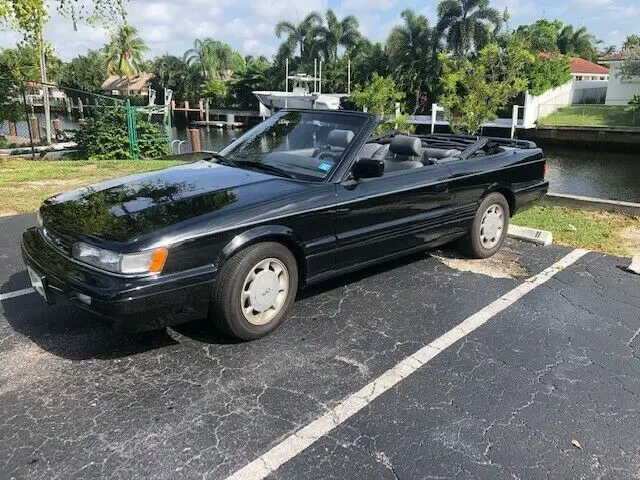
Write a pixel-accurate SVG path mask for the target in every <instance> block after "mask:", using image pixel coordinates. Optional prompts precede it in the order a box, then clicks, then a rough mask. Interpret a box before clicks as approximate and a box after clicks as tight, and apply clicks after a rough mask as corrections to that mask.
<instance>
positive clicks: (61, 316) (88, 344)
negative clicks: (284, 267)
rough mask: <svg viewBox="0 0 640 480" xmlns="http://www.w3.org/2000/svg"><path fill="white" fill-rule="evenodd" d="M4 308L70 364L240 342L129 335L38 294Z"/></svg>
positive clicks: (378, 269) (17, 286) (18, 278)
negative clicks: (188, 343) (184, 345)
mask: <svg viewBox="0 0 640 480" xmlns="http://www.w3.org/2000/svg"><path fill="white" fill-rule="evenodd" d="M428 257H429V254H428V252H423V253H416V254H412V255H409V256H406V257H402V258H400V259H396V260H392V261H389V262H385V263H382V264H379V265H376V266H372V267H368V268H365V269H363V270H359V271H356V272H353V273H350V274H346V275H342V276H340V277H336V278H332V279H329V280H326V281H324V282H322V283H318V284H315V285H312V286H309V287H306V288H304V289H302V290H300V291H299V293H298V297H297V300H303V299H306V298H310V297H313V296H316V295H321V294H323V293H325V292H328V291H331V290H333V289H336V288H340V287H343V286H346V285H349V284H352V283H356V282H359V281H361V280H362V279H364V278H366V277H369V276H372V275H377V274H383V273H386V272H389V271H392V270H395V269H398V268H402V267H403V266H406V265H409V264H411V263H414V262H416V261H419V260H422V259H425V258H428ZM24 277H25V273H24V272H19V273H16V274H14V275H12V276H11V277H10V278H9V280H8V281H7V282H6V283H5V284H3V285H2V286H0V291H2V292H10V291H16V290H21V289H23V288H25V278H24ZM0 304H1V305H2V309H3V311H4V313H3V315H4V317H5V318H6V320H7V322H8V324H9V325H10V327H11V328H12V329H13V330H14V331H16V332H18V333H19V334H21V335H24V336H25V337H27V338H29V339H30V340H31V341H33V342H34V343H35V344H36V345H38V346H39V347H40V348H42V349H43V350H45V351H47V352H49V353H52V354H53V355H56V356H58V357H61V358H65V359H68V360H89V359H102V360H110V359H116V358H122V357H127V356H131V355H137V354H141V353H144V352H148V351H151V350H157V349H164V348H170V347H172V346H176V345H179V344H180V343H181V341H182V338H181V337H185V338H186V339H190V340H193V341H196V342H198V343H205V344H219V345H232V344H236V343H240V342H239V341H238V340H236V339H233V338H231V337H229V336H227V335H226V334H224V333H223V332H221V331H220V330H218V329H217V328H216V327H215V326H214V325H213V324H211V323H210V322H208V321H206V320H205V319H202V320H197V321H193V322H189V323H184V324H181V325H176V326H174V327H171V328H170V329H162V330H155V331H149V332H141V333H127V332H122V331H119V330H117V329H114V328H112V327H111V326H110V325H108V324H107V323H105V322H104V321H102V320H101V319H99V318H98V317H96V316H95V315H93V314H91V313H89V312H85V311H83V310H81V309H78V308H76V307H74V306H72V305H70V304H68V303H67V302H66V301H64V300H63V299H60V300H59V301H58V302H57V303H56V305H53V306H47V305H46V304H45V303H44V302H43V301H42V299H41V298H39V297H38V296H37V294H35V293H33V294H29V295H24V296H20V297H15V298H10V299H5V300H3V301H1V302H0Z"/></svg>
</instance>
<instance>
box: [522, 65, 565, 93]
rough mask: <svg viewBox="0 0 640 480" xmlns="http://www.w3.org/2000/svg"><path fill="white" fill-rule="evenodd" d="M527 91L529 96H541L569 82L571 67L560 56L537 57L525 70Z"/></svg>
mask: <svg viewBox="0 0 640 480" xmlns="http://www.w3.org/2000/svg"><path fill="white" fill-rule="evenodd" d="M526 76H527V83H528V85H527V90H529V93H530V94H531V95H541V94H543V93H544V92H546V91H547V90H551V89H553V88H557V87H559V86H561V85H564V84H565V83H567V82H568V81H569V80H571V67H570V65H569V60H568V59H567V57H565V56H562V55H554V56H540V55H537V56H536V57H535V59H534V60H533V61H532V62H531V65H529V66H528V68H527V70H526Z"/></svg>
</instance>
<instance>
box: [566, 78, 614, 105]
mask: <svg viewBox="0 0 640 480" xmlns="http://www.w3.org/2000/svg"><path fill="white" fill-rule="evenodd" d="M608 84H609V80H574V81H573V100H572V103H573V104H576V103H578V104H580V103H603V102H604V101H605V97H606V95H607V86H608Z"/></svg>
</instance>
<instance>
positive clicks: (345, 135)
mask: <svg viewBox="0 0 640 480" xmlns="http://www.w3.org/2000/svg"><path fill="white" fill-rule="evenodd" d="M354 136H355V134H354V133H353V132H352V131H351V130H340V129H335V130H331V131H330V132H329V135H328V136H327V147H325V148H326V149H319V150H318V151H317V152H316V153H315V154H314V155H313V156H314V157H315V156H317V158H319V159H321V158H327V159H332V160H336V159H338V158H339V157H340V155H342V152H344V149H345V148H347V147H348V146H349V144H350V143H351V141H352V140H353V137H354Z"/></svg>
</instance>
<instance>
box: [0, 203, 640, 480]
mask: <svg viewBox="0 0 640 480" xmlns="http://www.w3.org/2000/svg"><path fill="white" fill-rule="evenodd" d="M32 223H33V218H32V217H29V216H23V217H5V218H0V304H1V306H0V478H30V479H40V478H47V479H48V478H64V479H69V478H104V477H109V478H126V479H131V478H171V479H173V478H225V477H227V476H229V475H232V474H234V473H236V474H237V476H238V477H242V476H246V477H251V476H255V474H252V473H251V472H261V474H260V475H261V476H265V475H266V476H268V478H282V479H288V478H304V479H307V480H308V479H315V478H340V479H343V478H349V479H350V478H390V479H394V478H399V479H417V478H616V479H618V478H637V477H639V476H640V441H639V435H640V434H639V433H638V432H640V401H639V400H640V380H639V379H638V377H639V375H638V373H639V372H640V276H637V275H633V274H631V273H628V272H626V271H625V270H624V267H625V266H626V265H628V263H629V262H628V260H626V259H619V258H614V257H609V256H604V255H600V254H596V253H587V254H586V255H583V256H581V255H575V252H572V250H571V249H568V248H561V247H555V246H554V247H551V248H539V247H534V246H532V245H529V244H524V243H517V242H511V241H510V242H508V244H507V245H506V247H505V250H504V252H503V253H502V254H501V255H500V256H499V257H498V258H497V259H495V260H494V261H489V262H486V261H482V262H479V263H478V262H468V261H465V260H464V259H459V258H455V253H454V252H449V251H447V250H445V251H443V252H433V254H422V255H414V256H412V257H409V258H406V259H403V260H402V261H397V262H394V263H391V264H387V265H383V266H379V267H376V268H372V269H368V270H366V271H363V272H360V273H357V274H353V275H350V276H348V277H345V278H342V279H339V280H337V281H332V282H330V283H328V284H323V285H320V286H318V287H315V288H314V289H312V290H308V291H305V292H303V293H302V294H301V295H300V297H299V299H298V301H297V302H296V304H295V306H294V310H293V315H292V317H291V318H290V320H289V321H287V322H286V323H285V324H284V325H283V326H282V327H281V328H280V329H279V330H277V331H276V332H275V333H274V334H272V335H271V336H269V337H267V338H264V339H261V340H259V341H255V342H251V343H233V342H230V340H229V339H227V338H226V337H224V336H221V335H219V334H218V333H217V332H216V331H215V330H213V329H212V328H210V327H209V326H208V325H206V324H205V323H204V322H195V323H192V324H186V325H182V326H179V327H176V328H175V329H169V330H167V331H161V332H153V333H146V334H138V335H125V334H122V333H119V332H116V331H113V330H111V329H110V328H109V327H107V326H105V325H103V324H102V323H101V322H100V321H99V320H97V319H95V318H93V317H92V316H91V315H89V314H87V313H84V312H81V311H78V310H75V309H72V308H70V307H69V306H67V305H66V304H64V303H63V302H59V303H58V304H57V305H55V306H53V307H48V306H47V305H45V304H44V302H43V301H42V300H41V299H40V298H39V297H38V296H37V295H35V294H32V293H26V292H22V290H23V289H25V288H28V280H27V276H26V273H25V272H24V268H23V266H22V262H21V259H20V257H19V253H18V252H19V248H18V239H19V235H20V233H21V232H22V230H23V229H24V228H26V227H27V226H28V225H31V224H32ZM572 255H573V256H572ZM567 256H569V257H567ZM451 257H453V258H451ZM567 258H570V259H571V261H570V262H568V261H567V260H566V259H567ZM556 262H565V264H562V263H561V264H560V265H561V266H562V265H564V268H555V269H554V270H553V276H551V275H547V276H542V277H541V276H538V277H535V278H534V281H531V280H530V279H531V277H533V276H535V275H537V274H539V273H540V272H543V271H546V270H545V269H548V267H550V266H551V265H554V264H556ZM536 279H537V280H536ZM14 292H18V293H14ZM14 295H15V296H14ZM496 305H497V307H496ZM469 321H470V322H471V323H469ZM465 322H466V323H465ZM472 323H473V325H474V327H473V328H468V325H471V324H472ZM452 332H454V333H455V332H458V333H457V335H458V336H457V337H451V334H452ZM446 339H450V342H449V343H450V345H449V344H446ZM432 346H433V347H432ZM425 349H426V350H425ZM428 349H432V350H433V351H434V352H435V353H433V354H432V355H431V357H429V358H427V357H424V356H423V357H421V358H426V361H424V362H423V363H416V361H415V360H412V361H413V363H411V362H408V360H411V359H413V358H414V357H412V355H414V354H415V353H416V352H422V354H424V352H427V353H428ZM434 349H436V350H437V352H436V350H434ZM403 362H404V363H403ZM398 364H401V365H404V366H407V365H408V366H409V367H408V370H407V369H405V370H402V369H401V370H402V372H403V373H402V378H396V379H395V380H393V381H390V380H389V379H390V378H392V377H390V376H389V372H391V373H393V372H396V373H397V372H398V371H399V370H398V368H397V367H396V366H397V365H398ZM368 385H372V386H373V389H374V390H375V389H376V388H378V389H379V390H378V394H376V395H371V396H366V395H365V396H358V395H356V392H358V391H360V390H361V389H366V387H367V386H368ZM354 402H355V403H354ZM354 405H356V407H353V406H354ZM348 408H351V410H350V413H349V414H348V415H347V414H345V413H344V412H345V411H347V410H348ZM323 418H329V419H330V421H332V422H333V423H331V425H330V428H328V427H327V425H328V423H327V422H326V421H325V422H324V423H323V421H322V420H318V419H323ZM314 422H315V423H314ZM318 422H319V423H318ZM310 425H311V427H309V426H310ZM310 431H312V434H313V435H314V436H313V439H312V440H309V437H306V436H305V435H307V434H308V433H309V432H310ZM296 433H297V435H296ZM301 445H302V446H301ZM305 447H306V448H305Z"/></svg>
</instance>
